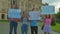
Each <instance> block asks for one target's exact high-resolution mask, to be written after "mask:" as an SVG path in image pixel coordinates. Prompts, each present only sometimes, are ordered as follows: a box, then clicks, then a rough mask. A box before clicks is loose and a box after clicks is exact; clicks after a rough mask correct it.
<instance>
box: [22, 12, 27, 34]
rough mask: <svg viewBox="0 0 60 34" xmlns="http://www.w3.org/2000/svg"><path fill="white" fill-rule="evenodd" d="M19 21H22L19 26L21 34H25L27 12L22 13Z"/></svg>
mask: <svg viewBox="0 0 60 34" xmlns="http://www.w3.org/2000/svg"><path fill="white" fill-rule="evenodd" d="M21 20H22V25H21V31H22V34H27V32H28V15H27V12H23V13H22V18H21Z"/></svg>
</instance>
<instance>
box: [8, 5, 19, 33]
mask: <svg viewBox="0 0 60 34" xmlns="http://www.w3.org/2000/svg"><path fill="white" fill-rule="evenodd" d="M12 8H13V9H15V5H12ZM9 21H10V30H9V34H12V31H13V29H14V34H17V26H18V23H17V22H18V19H17V18H9Z"/></svg>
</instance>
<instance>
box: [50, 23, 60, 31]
mask: <svg viewBox="0 0 60 34" xmlns="http://www.w3.org/2000/svg"><path fill="white" fill-rule="evenodd" d="M51 28H52V30H54V31H56V32H60V23H56V26H51Z"/></svg>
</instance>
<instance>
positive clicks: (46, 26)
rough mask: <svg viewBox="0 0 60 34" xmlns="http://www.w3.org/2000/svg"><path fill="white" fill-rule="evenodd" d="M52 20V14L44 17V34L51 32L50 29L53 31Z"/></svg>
mask: <svg viewBox="0 0 60 34" xmlns="http://www.w3.org/2000/svg"><path fill="white" fill-rule="evenodd" d="M51 20H52V16H51V15H46V16H45V17H44V27H43V31H44V34H47V33H48V34H50V31H51V28H50V26H51Z"/></svg>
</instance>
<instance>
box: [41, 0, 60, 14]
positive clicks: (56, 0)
mask: <svg viewBox="0 0 60 34" xmlns="http://www.w3.org/2000/svg"><path fill="white" fill-rule="evenodd" d="M42 3H43V4H45V3H48V4H49V5H53V6H55V13H57V12H58V11H59V8H60V0H42Z"/></svg>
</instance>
